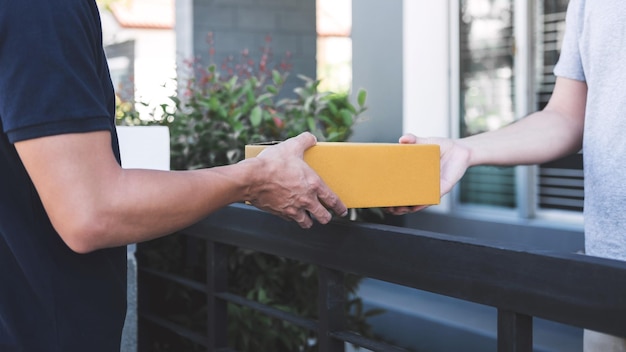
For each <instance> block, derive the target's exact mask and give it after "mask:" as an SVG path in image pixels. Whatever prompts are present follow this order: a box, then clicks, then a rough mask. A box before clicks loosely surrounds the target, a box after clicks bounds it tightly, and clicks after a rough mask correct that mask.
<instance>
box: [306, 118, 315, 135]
mask: <svg viewBox="0 0 626 352" xmlns="http://www.w3.org/2000/svg"><path fill="white" fill-rule="evenodd" d="M306 123H307V125H308V126H309V131H310V132H311V133H314V132H315V131H316V130H317V128H316V127H315V119H314V118H312V117H309V118H307V119H306Z"/></svg>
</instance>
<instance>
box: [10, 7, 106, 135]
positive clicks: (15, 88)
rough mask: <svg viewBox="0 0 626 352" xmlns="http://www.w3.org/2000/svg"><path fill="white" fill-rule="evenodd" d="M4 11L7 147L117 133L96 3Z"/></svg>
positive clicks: (14, 8)
mask: <svg viewBox="0 0 626 352" xmlns="http://www.w3.org/2000/svg"><path fill="white" fill-rule="evenodd" d="M0 5H2V7H3V9H2V11H0V68H1V69H0V118H1V119H2V120H1V121H2V129H3V131H4V132H5V133H6V134H7V136H8V137H9V140H10V141H11V142H12V143H15V142H17V141H20V140H25V139H30V138H37V137H42V136H47V135H54V134H63V133H74V132H90V131H96V130H111V129H112V126H111V125H112V124H111V119H112V117H113V116H112V114H113V113H114V94H113V89H112V86H111V83H110V76H109V73H108V68H107V65H106V59H105V57H104V54H103V50H102V30H101V27H100V20H99V14H98V10H97V7H96V5H95V2H94V1H89V0H84V1H75V0H58V1H45V0H20V1H10V0H8V1H1V0H0ZM112 106H113V108H112Z"/></svg>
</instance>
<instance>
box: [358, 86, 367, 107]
mask: <svg viewBox="0 0 626 352" xmlns="http://www.w3.org/2000/svg"><path fill="white" fill-rule="evenodd" d="M365 99H367V92H366V91H365V90H364V89H359V93H358V95H357V103H358V104H359V106H360V107H363V106H365Z"/></svg>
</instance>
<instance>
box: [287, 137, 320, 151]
mask: <svg viewBox="0 0 626 352" xmlns="http://www.w3.org/2000/svg"><path fill="white" fill-rule="evenodd" d="M291 143H294V144H296V150H297V151H298V153H301V154H304V151H305V150H307V149H309V148H311V147H312V146H314V145H315V144H317V138H316V137H315V135H313V134H312V133H310V132H302V133H300V134H299V135H297V136H295V137H293V138H292V139H291Z"/></svg>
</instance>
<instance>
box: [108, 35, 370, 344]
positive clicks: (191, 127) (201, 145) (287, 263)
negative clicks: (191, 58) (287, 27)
mask: <svg viewBox="0 0 626 352" xmlns="http://www.w3.org/2000/svg"><path fill="white" fill-rule="evenodd" d="M269 57H270V55H269V48H268V47H267V46H266V47H265V48H264V49H263V51H262V55H261V59H260V60H259V64H258V65H256V64H255V62H254V61H253V60H251V59H250V57H249V56H248V52H247V51H244V52H243V53H242V57H241V60H240V61H239V62H234V60H233V59H229V60H230V61H229V62H226V63H224V64H223V65H222V66H221V68H220V69H218V67H217V66H216V65H215V64H212V65H209V66H208V67H206V68H200V69H198V68H197V67H195V66H194V65H193V64H190V67H191V68H193V70H192V72H193V74H192V75H191V76H190V78H188V79H186V80H184V81H181V80H179V82H178V83H179V87H182V90H181V91H180V92H179V95H178V96H173V97H171V101H172V104H171V105H170V106H167V105H163V106H161V107H160V109H158V110H159V111H155V113H154V117H155V119H154V121H151V122H146V121H141V120H139V119H137V116H136V113H135V112H134V111H133V110H132V109H127V108H128V106H127V105H123V104H118V108H119V109H118V121H120V122H121V123H125V124H150V123H156V124H160V125H166V126H169V128H170V135H171V162H172V165H171V167H172V169H177V170H185V169H197V168H205V167H214V166H220V165H228V164H233V163H236V162H238V161H240V160H241V159H242V158H243V151H244V146H245V145H246V144H249V143H254V142H262V141H274V140H284V139H287V138H290V137H293V136H295V135H297V134H299V133H301V132H304V131H310V132H311V133H313V134H315V135H316V137H317V138H318V140H319V141H345V140H346V139H347V138H348V137H349V136H350V134H351V132H352V127H353V125H354V123H355V122H356V120H357V118H358V116H359V115H360V114H361V113H362V112H363V111H364V110H365V100H366V93H365V91H360V92H359V93H358V95H357V104H356V106H355V105H353V104H352V103H351V102H350V100H349V95H348V94H345V93H341V94H334V93H322V92H319V91H318V89H317V87H318V85H319V81H317V80H314V79H310V78H308V77H304V76H299V77H298V78H299V79H300V81H301V82H302V85H301V86H300V87H298V88H296V89H295V90H294V92H293V94H292V95H291V97H287V98H280V96H281V94H284V93H281V89H282V87H283V86H284V84H285V81H286V80H287V78H288V70H289V68H290V65H289V64H288V62H287V61H286V60H283V61H282V62H281V63H280V64H279V65H277V66H276V67H275V68H273V69H269V68H268V64H267V61H268V58H269ZM261 63H263V65H261ZM124 107H125V109H121V108H124ZM173 206H175V205H173ZM138 257H139V260H140V265H142V266H144V267H149V268H155V269H158V270H163V271H166V272H172V273H175V274H177V275H182V276H185V277H188V278H191V279H194V280H198V281H204V278H205V277H206V276H205V273H206V271H205V270H206V261H205V260H204V245H203V244H202V243H198V240H194V239H191V238H188V237H186V236H182V235H178V234H175V235H172V236H167V237H164V238H162V239H158V240H154V241H150V242H148V243H145V244H142V245H140V247H139V252H138ZM359 282H360V278H358V277H354V276H350V277H349V279H348V280H347V281H346V288H347V291H348V292H349V294H350V301H349V305H348V306H347V307H346V310H348V311H350V312H351V316H350V318H349V323H350V324H351V326H352V328H353V330H354V331H357V332H359V333H361V334H363V335H367V336H371V332H370V330H369V325H368V324H367V323H366V317H367V316H369V315H372V314H377V313H378V312H377V311H370V312H365V311H364V310H363V307H362V302H361V300H360V299H359V298H358V297H356V296H355V295H354V294H355V291H356V289H357V288H358V284H359ZM148 284H149V285H154V286H151V289H150V292H149V295H150V297H151V298H150V300H151V305H153V306H154V307H156V308H153V309H154V310H157V311H158V312H157V313H159V314H161V315H162V316H166V317H167V318H168V319H170V320H172V321H175V322H177V323H179V324H182V325H184V326H187V327H190V328H193V329H195V330H197V331H198V332H199V333H202V332H203V331H205V329H206V321H205V316H206V303H205V299H204V298H203V297H202V295H197V294H196V293H195V292H191V290H189V289H186V288H184V287H182V286H179V285H176V284H173V283H170V284H163V282H157V281H155V282H153V283H148ZM317 285H318V283H317V269H316V267H315V266H313V265H310V264H306V263H300V262H296V261H293V260H289V259H285V258H280V257H276V256H270V255H266V254H262V253H257V252H251V251H247V250H243V249H234V250H233V252H232V253H231V256H230V261H229V289H230V290H231V291H232V292H233V293H236V294H239V295H241V296H244V297H247V298H249V299H253V300H256V301H258V302H261V303H264V304H268V305H270V306H273V307H276V308H279V309H283V310H286V311H289V312H292V313H294V314H298V315H300V316H303V317H307V318H313V319H315V318H316V316H317ZM228 312H229V342H230V345H231V346H232V347H233V348H235V349H237V350H238V351H241V352H246V351H255V352H256V351H273V352H281V351H285V352H292V351H303V352H304V351H314V350H316V348H315V336H314V335H313V334H312V333H311V332H309V331H306V330H304V329H302V328H299V327H296V326H293V325H291V324H288V323H285V322H282V321H278V320H275V319H271V318H269V317H267V316H265V315H262V314H260V313H256V312H254V311H251V310H249V309H247V308H242V307H240V306H236V305H232V304H231V305H229V310H228ZM167 336H168V335H167V334H159V336H156V337H155V339H154V340H153V341H151V346H150V347H151V348H152V350H156V351H182V350H184V351H196V350H202V349H200V347H199V346H195V345H194V344H193V343H190V342H189V341H186V340H185V339H183V338H179V337H176V336H169V337H167ZM159 337H162V339H159ZM163 339H165V340H163Z"/></svg>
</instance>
